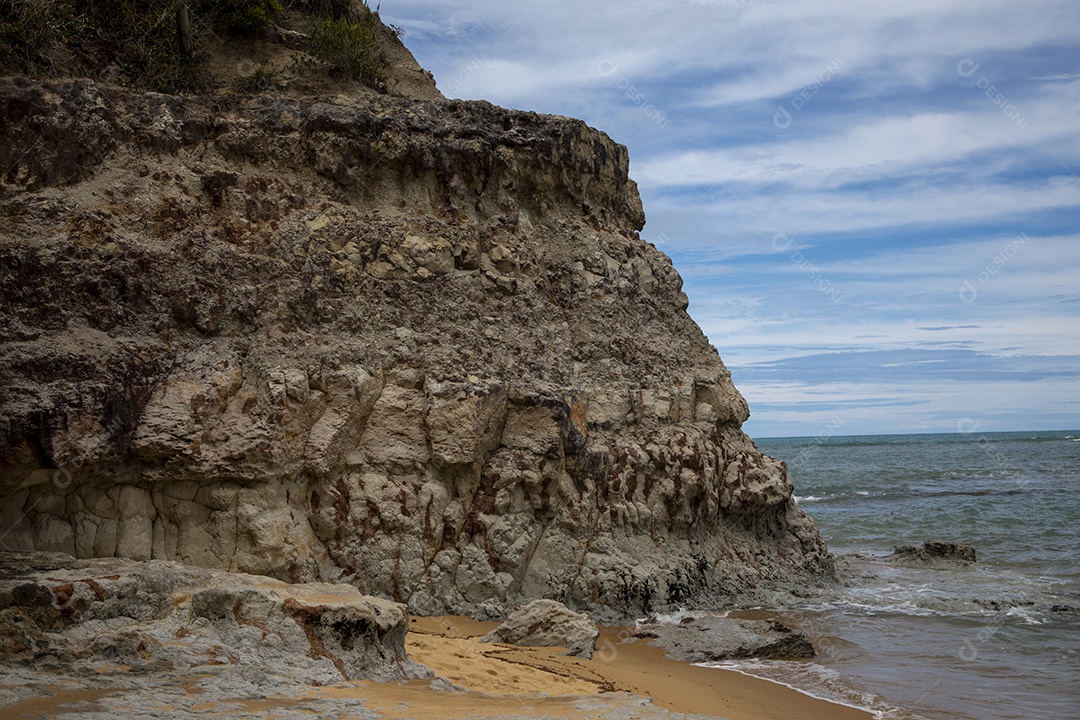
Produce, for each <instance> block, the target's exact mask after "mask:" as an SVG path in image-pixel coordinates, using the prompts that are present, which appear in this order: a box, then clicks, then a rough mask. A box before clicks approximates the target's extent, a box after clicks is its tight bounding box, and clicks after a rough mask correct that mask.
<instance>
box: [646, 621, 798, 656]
mask: <svg viewBox="0 0 1080 720" xmlns="http://www.w3.org/2000/svg"><path fill="white" fill-rule="evenodd" d="M638 628H639V633H638V636H639V637H647V638H651V639H650V640H649V644H650V645H656V646H658V647H662V648H664V652H665V653H666V654H667V656H668V657H670V658H671V659H673V660H680V661H682V662H691V663H700V662H716V661H720V660H743V659H747V658H759V659H780V660H791V659H800V658H811V657H814V654H815V653H814V646H813V645H812V644H811V642H810V641H809V640H808V639H807V637H806V636H805V635H803V634H802V633H801V632H798V631H796V630H792V629H791V628H789V627H787V626H786V625H783V624H781V623H778V622H775V621H767V620H742V619H736V618H721V617H702V618H686V619H685V620H684V621H683V622H682V623H680V624H678V625H669V624H666V623H659V624H651V623H639V624H638Z"/></svg>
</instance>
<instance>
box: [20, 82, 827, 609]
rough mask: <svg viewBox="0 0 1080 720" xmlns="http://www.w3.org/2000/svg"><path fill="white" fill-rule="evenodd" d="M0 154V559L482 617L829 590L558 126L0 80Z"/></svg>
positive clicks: (585, 131) (438, 109)
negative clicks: (306, 592)
mask: <svg viewBox="0 0 1080 720" xmlns="http://www.w3.org/2000/svg"><path fill="white" fill-rule="evenodd" d="M0 136H2V137H4V138H5V142H4V143H3V145H2V146H0V173H2V175H0V218H2V222H0V258H2V260H0V279H2V289H0V293H2V301H0V334H2V343H0V387H2V388H3V394H2V396H0V535H2V536H3V539H2V543H3V545H4V546H5V547H7V548H13V549H19V550H39V551H40V550H44V551H58V552H66V553H70V554H72V555H75V556H77V557H80V558H88V557H113V556H116V557H126V558H134V559H148V558H155V559H164V560H178V561H182V562H184V563H188V564H191V565H198V566H203V567H209V568H224V569H229V570H233V571H238V572H246V573H256V574H270V575H274V576H276V577H279V578H282V579H285V580H290V581H300V580H323V581H340V582H349V583H352V584H354V585H356V587H357V588H359V589H360V590H361V591H362V592H364V593H370V594H376V595H379V596H383V597H386V598H391V599H394V600H398V601H401V602H406V603H408V605H409V607H410V609H412V610H414V611H416V612H420V613H431V614H437V613H443V612H453V613H463V614H470V615H474V616H490V617H496V616H502V615H503V613H504V611H505V609H507V608H508V607H511V606H513V605H514V604H515V603H516V602H517V601H519V600H521V599H523V598H539V597H547V598H555V599H558V600H561V601H563V602H565V603H567V604H568V605H570V606H571V607H574V608H577V609H584V610H589V611H590V613H591V614H592V615H593V616H594V617H596V618H598V619H601V620H609V621H610V620H617V619H626V618H629V617H634V616H639V615H641V614H643V613H645V612H648V611H651V610H659V609H664V608H669V607H675V606H678V605H684V604H703V603H709V604H717V603H725V602H729V601H732V600H735V599H738V598H747V597H751V596H753V594H754V593H761V592H764V591H767V590H770V589H777V588H781V589H783V588H789V589H790V588H792V587H796V586H798V585H801V584H804V583H808V582H820V581H822V580H825V579H827V578H829V576H830V573H831V560H830V558H829V556H828V554H827V551H826V549H825V546H824V544H823V543H822V541H821V539H820V537H819V536H818V534H817V530H816V528H815V526H814V524H813V523H812V521H811V520H810V519H809V518H807V517H806V516H805V515H804V514H803V513H802V511H801V510H800V509H799V508H798V507H797V506H796V505H795V504H794V503H793V502H792V501H791V490H792V487H791V482H790V480H789V478H788V474H787V470H786V467H785V465H784V464H783V463H782V462H779V461H777V460H774V459H772V458H769V457H767V456H764V455H762V454H761V453H760V452H759V451H758V450H757V448H756V447H755V446H754V444H753V442H752V441H751V440H750V439H749V438H747V437H746V435H745V434H743V432H742V431H741V429H740V425H741V423H742V422H743V421H745V420H746V418H747V416H748V411H747V406H746V403H745V401H744V400H743V398H742V397H741V396H740V394H739V393H738V392H737V391H736V389H735V388H734V386H733V384H732V382H731V377H730V375H729V373H728V372H727V370H726V368H725V367H724V365H723V363H722V362H721V360H720V358H719V356H718V355H717V353H716V350H715V349H714V348H712V347H711V346H710V345H709V343H708V342H707V340H706V338H705V337H704V336H703V334H702V333H701V331H700V329H699V328H698V327H697V326H696V324H695V323H694V322H693V320H691V318H690V317H689V316H688V315H687V313H686V307H687V298H686V295H685V294H684V293H683V292H682V291H681V280H680V278H679V275H678V273H677V272H676V271H675V269H674V268H673V267H672V265H671V262H670V261H669V259H668V258H667V257H666V256H665V255H664V254H663V253H661V252H659V251H658V250H656V249H655V248H654V247H652V246H651V245H649V244H647V243H645V242H643V241H642V240H641V239H640V238H639V236H638V234H637V231H638V230H639V229H640V228H641V227H642V225H643V223H644V216H643V212H642V207H641V203H640V200H639V197H638V194H637V191H636V187H635V185H634V183H633V182H632V181H631V180H630V179H629V178H628V176H627V168H628V158H627V153H626V150H625V148H623V147H622V146H620V145H617V144H615V143H614V142H612V141H611V140H610V139H609V138H608V137H607V136H605V135H604V134H602V133H600V132H598V131H596V130H593V129H591V128H589V127H587V126H586V125H585V124H584V123H582V122H580V121H576V120H571V119H567V118H561V117H550V116H542V115H536V114H533V113H526V112H517V111H511V110H505V109H501V108H498V107H494V106H492V105H490V104H488V103H484V102H460V101H445V100H439V99H437V98H436V99H434V100H430V101H420V100H415V99H408V98H402V97H392V96H385V95H375V94H370V95H361V96H357V97H355V98H353V99H352V100H351V101H349V103H348V104H343V103H342V102H340V101H335V102H331V101H328V100H318V99H305V98H298V97H287V96H284V95H275V94H268V95H263V96H257V97H247V96H228V95H220V94H219V95H206V96H189V97H183V98H181V97H173V96H165V95H160V94H154V93H137V92H132V91H128V90H124V89H121V88H118V87H115V86H109V85H103V84H99V83H96V82H92V81H86V80H73V81H50V82H31V81H29V80H26V79H21V78H14V79H0Z"/></svg>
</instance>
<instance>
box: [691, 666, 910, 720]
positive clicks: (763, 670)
mask: <svg viewBox="0 0 1080 720" xmlns="http://www.w3.org/2000/svg"><path fill="white" fill-rule="evenodd" d="M696 664H697V665H698V667H708V668H718V669H721V670H730V671H732V672H737V673H739V674H740V675H746V676H747V677H752V678H757V679H759V680H768V681H769V682H773V683H776V684H777V685H783V686H784V687H786V688H789V689H791V690H794V691H795V692H797V693H799V694H801V695H805V696H807V697H811V698H814V699H815V700H824V701H826V702H830V703H833V704H835V705H843V706H845V707H849V708H854V709H855V710H861V711H863V712H868V713H870V714H872V715H873V716H874V719H875V720H925V719H924V718H923V716H921V715H916V714H913V713H911V712H907V711H904V710H902V709H901V708H899V707H897V706H895V705H892V704H890V703H888V702H887V701H886V700H885V698H883V697H880V696H878V695H875V694H874V693H870V692H863V691H858V690H856V689H855V688H853V687H851V686H850V685H849V684H848V682H847V681H846V679H845V677H844V675H843V674H841V673H839V672H837V671H836V670H833V669H832V668H827V667H825V666H823V665H819V664H818V663H798V664H792V663H790V662H785V661H776V660H725V661H720V662H706V663H696Z"/></svg>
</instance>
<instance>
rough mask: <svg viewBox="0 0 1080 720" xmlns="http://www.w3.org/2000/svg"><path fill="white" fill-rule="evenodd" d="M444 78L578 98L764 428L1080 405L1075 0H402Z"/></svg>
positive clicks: (496, 93) (755, 422)
mask: <svg viewBox="0 0 1080 720" xmlns="http://www.w3.org/2000/svg"><path fill="white" fill-rule="evenodd" d="M380 15H381V17H382V18H383V20H384V21H385V22H388V23H392V24H394V25H396V26H398V27H400V28H401V29H402V30H403V31H404V34H403V36H402V39H403V40H404V42H405V44H406V45H407V46H408V47H409V49H410V50H412V52H413V54H414V55H415V56H416V57H417V59H418V60H419V61H420V63H421V65H423V66H424V67H425V68H427V69H428V70H430V71H431V72H432V73H433V74H434V75H435V79H436V81H437V83H438V85H439V88H440V89H441V90H442V92H443V93H444V94H445V95H447V96H448V97H452V98H462V99H485V100H489V101H491V102H493V103H496V104H498V105H503V106H506V107H511V108H517V109H522V110H532V111H536V112H544V113H552V114H557V115H568V116H573V117H579V118H582V119H583V120H585V121H586V122H588V123H589V124H590V125H592V126H593V127H596V128H599V129H601V130H603V131H604V132H606V133H607V134H608V135H610V136H611V137H612V138H613V139H614V140H616V141H617V142H620V143H622V144H624V145H626V146H627V147H628V148H629V150H630V157H631V168H630V174H631V177H632V178H634V179H635V180H636V181H637V183H638V185H639V188H640V191H641V196H642V201H643V204H644V206H645V213H646V217H647V224H646V227H645V229H644V230H643V231H642V233H641V234H642V237H643V238H644V239H645V240H647V241H649V242H652V243H654V244H655V245H656V246H657V247H658V248H660V249H661V250H662V251H664V252H665V253H667V254H668V255H669V256H670V257H671V258H672V260H673V262H674V263H675V267H676V268H677V269H678V270H679V271H680V273H681V274H682V277H683V279H684V281H685V287H684V289H685V290H686V292H687V294H688V295H689V297H690V308H689V312H690V314H691V316H692V317H693V318H694V319H695V320H696V321H697V322H698V324H699V325H701V327H702V329H703V330H704V331H705V333H706V335H707V336H708V337H709V339H710V341H711V342H712V344H713V345H715V346H716V348H717V350H718V351H719V352H720V355H721V357H722V358H723V360H724V362H725V364H726V365H727V366H728V368H729V369H730V370H731V373H732V376H733V377H734V380H735V384H736V386H737V387H738V388H739V390H740V391H741V392H742V393H743V395H744V396H745V397H746V399H747V401H748V402H749V405H750V411H751V418H750V420H749V421H748V422H747V423H746V424H745V426H744V428H745V429H746V431H747V432H748V433H749V434H750V435H751V436H754V437H785V436H799V437H803V436H812V437H826V436H831V435H859V434H879V433H914V432H966V433H982V432H994V431H1010V430H1051V429H1062V430H1067V429H1080V3H1078V2H1076V0H1028V1H1027V2H1024V3H1022V4H1021V3H1017V2H1015V0H1010V2H998V1H994V0H985V1H981V2H979V1H971V2H967V1H962V0H843V1H841V0H813V1H803V0H785V1H773V0H762V1H757V0H682V1H681V2H680V1H676V2H666V3H660V2H641V1H640V0H625V1H622V2H607V1H593V2H587V1H585V0H578V1H577V2H570V1H569V0H522V1H521V2H505V1H502V0H499V1H496V0H477V1H475V2H469V3H461V2H449V1H448V0H385V1H384V2H382V3H381V8H380Z"/></svg>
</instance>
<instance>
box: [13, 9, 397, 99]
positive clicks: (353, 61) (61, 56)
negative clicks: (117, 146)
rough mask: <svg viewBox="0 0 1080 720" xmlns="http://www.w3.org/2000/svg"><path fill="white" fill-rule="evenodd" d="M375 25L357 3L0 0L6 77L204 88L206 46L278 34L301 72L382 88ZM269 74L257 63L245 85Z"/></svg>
mask: <svg viewBox="0 0 1080 720" xmlns="http://www.w3.org/2000/svg"><path fill="white" fill-rule="evenodd" d="M378 22H379V21H378V19H377V16H376V15H375V13H373V12H372V11H371V9H370V8H368V6H367V4H366V3H364V2H361V1H360V0H189V1H187V2H178V1H177V0H90V1H89V2H87V1H85V0H0V74H2V75H30V76H38V77H63V76H69V77H70V76H78V77H92V78H95V79H100V80H105V81H108V82H114V83H117V84H120V85H125V86H129V87H133V88H139V89H146V90H156V91H159V92H168V93H177V92H198V91H201V90H205V89H207V88H208V87H209V86H210V85H211V84H212V77H211V74H212V73H211V70H210V68H209V66H208V62H207V59H208V54H207V52H206V47H207V45H208V44H210V43H212V42H214V41H220V40H224V39H242V40H252V39H272V40H274V41H275V42H278V43H280V44H281V45H283V46H285V47H286V48H288V49H289V50H290V51H291V52H292V64H293V66H294V67H295V68H297V69H301V70H313V71H321V72H325V73H327V74H329V75H332V76H337V77H347V78H350V79H353V80H359V81H361V82H363V83H364V84H366V85H368V86H370V87H373V88H376V89H384V86H385V83H386V74H385V72H384V70H385V60H384V59H383V57H382V54H381V52H380V50H379V45H378V42H377V39H376V30H377V26H378ZM269 72H270V71H268V70H266V69H265V68H261V67H257V68H255V69H254V70H253V71H252V73H251V74H250V75H251V76H250V77H248V78H242V79H241V82H240V83H238V86H239V87H240V88H241V89H244V88H245V87H248V86H251V87H258V86H260V84H262V81H263V80H264V78H265V76H266V75H267V74H268V73H269Z"/></svg>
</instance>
